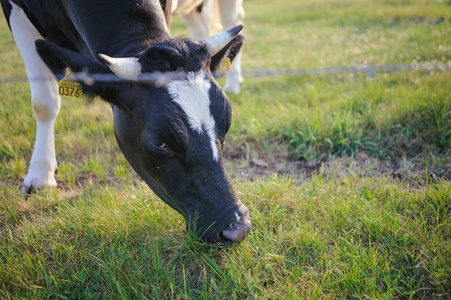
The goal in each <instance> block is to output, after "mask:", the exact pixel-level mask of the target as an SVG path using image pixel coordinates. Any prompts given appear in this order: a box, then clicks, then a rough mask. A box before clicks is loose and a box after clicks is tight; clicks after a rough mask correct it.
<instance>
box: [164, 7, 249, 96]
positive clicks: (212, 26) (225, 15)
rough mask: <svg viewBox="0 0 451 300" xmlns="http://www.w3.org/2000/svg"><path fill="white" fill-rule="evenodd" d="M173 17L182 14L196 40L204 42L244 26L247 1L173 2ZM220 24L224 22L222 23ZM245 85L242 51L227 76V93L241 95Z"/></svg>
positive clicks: (225, 87)
mask: <svg viewBox="0 0 451 300" xmlns="http://www.w3.org/2000/svg"><path fill="white" fill-rule="evenodd" d="M172 13H173V15H180V16H181V18H182V20H183V21H184V22H185V24H186V26H187V27H188V30H189V32H190V34H191V36H192V37H193V38H194V39H199V40H200V39H204V38H206V37H208V36H210V35H212V34H215V33H217V32H220V31H222V30H229V29H231V28H233V27H235V26H237V25H240V24H242V23H243V19H244V8H243V0H208V1H207V3H206V5H204V1H203V0H172ZM219 21H220V22H219ZM242 83H243V76H242V74H241V52H240V53H239V54H238V55H237V57H236V58H235V60H234V61H233V64H232V70H231V71H230V72H228V73H227V74H226V82H225V85H224V90H225V91H226V92H231V93H239V92H240V86H241V84H242Z"/></svg>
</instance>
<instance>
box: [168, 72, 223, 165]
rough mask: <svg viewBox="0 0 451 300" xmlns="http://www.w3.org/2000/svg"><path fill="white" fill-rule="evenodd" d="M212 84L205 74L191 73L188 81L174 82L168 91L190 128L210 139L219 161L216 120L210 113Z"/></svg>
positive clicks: (214, 157)
mask: <svg viewBox="0 0 451 300" xmlns="http://www.w3.org/2000/svg"><path fill="white" fill-rule="evenodd" d="M210 86H211V85H210V82H209V81H208V80H205V74H204V73H203V72H197V73H189V74H188V78H187V80H174V81H172V82H170V83H169V84H168V86H167V87H168V91H169V94H170V95H171V97H172V100H174V101H175V102H176V103H177V104H178V105H180V107H181V108H182V109H183V111H184V112H185V114H186V116H187V118H188V122H189V125H190V127H191V128H192V129H193V130H195V131H196V132H198V133H199V134H202V133H205V134H206V135H207V136H208V138H209V139H210V145H211V149H212V151H213V159H214V160H216V161H218V159H219V153H218V147H217V145H216V133H215V120H214V119H213V116H212V115H211V112H210V97H209V95H210V93H209V91H210Z"/></svg>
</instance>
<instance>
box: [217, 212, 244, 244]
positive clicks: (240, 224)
mask: <svg viewBox="0 0 451 300" xmlns="http://www.w3.org/2000/svg"><path fill="white" fill-rule="evenodd" d="M230 227H231V228H230V229H227V230H221V231H220V233H219V237H220V239H221V240H222V243H223V244H225V245H229V244H233V243H239V242H241V241H242V240H244V238H245V237H246V236H247V235H248V234H249V232H250V231H251V227H252V225H251V220H250V219H249V217H244V219H243V220H241V219H240V221H237V222H235V224H232V225H231V226H230Z"/></svg>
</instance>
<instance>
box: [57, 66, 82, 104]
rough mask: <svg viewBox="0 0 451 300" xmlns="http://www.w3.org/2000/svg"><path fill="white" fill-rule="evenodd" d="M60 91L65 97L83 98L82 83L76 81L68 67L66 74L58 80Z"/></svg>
mask: <svg viewBox="0 0 451 300" xmlns="http://www.w3.org/2000/svg"><path fill="white" fill-rule="evenodd" d="M58 92H59V94H60V95H61V96H65V97H73V98H83V92H82V90H81V84H79V83H78V82H77V81H75V78H74V77H73V76H72V73H71V72H70V71H69V69H67V72H66V76H65V77H64V78H63V79H61V80H60V81H58Z"/></svg>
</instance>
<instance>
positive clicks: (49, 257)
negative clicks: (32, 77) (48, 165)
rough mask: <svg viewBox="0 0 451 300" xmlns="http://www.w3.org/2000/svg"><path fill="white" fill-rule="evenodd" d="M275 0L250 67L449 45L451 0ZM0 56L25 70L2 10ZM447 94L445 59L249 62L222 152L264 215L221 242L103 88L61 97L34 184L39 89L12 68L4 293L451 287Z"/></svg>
mask: <svg viewBox="0 0 451 300" xmlns="http://www.w3.org/2000/svg"><path fill="white" fill-rule="evenodd" d="M276 2H277V3H276ZM276 2H275V1H269V0H259V1H257V0H245V1H244V6H245V9H246V19H245V34H246V45H245V50H244V54H243V68H244V69H245V70H256V69H266V68H270V69H276V68H322V67H329V66H345V65H354V64H374V65H379V64H394V63H412V62H420V63H421V62H444V63H448V62H449V61H450V60H451V2H450V1H446V0H442V1H441V0H428V1H426V0H384V1H373V0H303V1H290V0H279V1H276ZM173 34H174V35H187V31H186V29H185V28H184V26H183V24H182V23H181V21H180V19H178V18H175V19H174V23H173ZM0 55H1V63H0V72H1V75H0V78H9V77H13V78H14V77H17V76H19V77H20V76H24V75H25V71H24V68H23V63H22V60H21V58H20V54H19V53H18V51H17V48H16V46H15V44H14V42H13V40H12V38H11V34H10V32H9V29H8V26H7V25H6V22H5V21H4V20H3V19H2V21H1V23H0ZM220 82H222V80H220ZM450 95H451V76H450V73H448V72H418V71H416V72H413V71H409V72H398V73H378V74H375V75H374V76H372V77H371V78H370V77H368V76H367V75H365V74H340V75H328V76H275V77H264V78H252V77H246V78H245V83H244V85H243V88H242V92H241V94H239V95H230V96H229V97H230V99H231V101H232V109H233V121H232V127H231V129H230V132H229V134H228V138H227V143H226V156H227V158H228V159H227V169H228V172H229V175H230V176H231V177H232V179H233V182H234V187H235V190H236V191H237V193H238V195H239V197H240V198H241V200H242V202H243V203H244V204H245V205H246V206H247V207H248V208H249V210H250V215H251V218H252V223H253V230H252V232H251V233H250V235H249V236H248V238H247V239H246V240H245V241H243V242H242V243H241V244H239V245H235V246H232V247H230V248H228V249H221V248H218V247H216V246H209V245H205V244H201V243H199V242H197V241H196V239H195V238H194V237H192V236H190V235H189V234H187V233H186V232H185V229H184V228H185V226H184V220H183V219H182V217H181V216H180V215H178V214H177V213H176V212H175V211H173V210H172V209H170V208H169V206H167V205H166V204H165V203H163V202H162V201H161V200H159V199H158V198H157V197H156V196H155V195H154V194H153V193H152V192H151V191H150V189H149V188H148V187H147V186H146V185H145V184H143V183H142V181H141V180H140V179H139V178H138V177H137V176H136V175H135V174H134V173H133V171H132V170H131V168H130V167H129V166H128V164H127V162H126V160H125V159H124V157H123V156H122V154H121V152H120V150H119V148H118V146H117V144H116V141H115V138H114V134H113V124H112V115H111V113H110V109H109V107H108V105H107V104H104V103H102V102H100V101H95V102H93V103H88V102H86V101H80V100H77V99H72V98H67V99H64V101H63V106H62V109H61V112H60V115H59V117H58V119H57V122H56V148H57V158H58V162H59V171H58V175H57V178H58V181H59V187H58V188H57V189H44V190H41V191H38V192H36V193H35V194H33V195H31V196H30V197H28V198H27V199H25V198H24V197H23V196H22V195H21V193H20V185H21V182H22V181H23V178H24V176H25V174H26V170H27V163H28V161H29V159H30V157H31V151H32V147H33V143H34V135H35V122H34V115H33V112H32V108H31V104H30V99H29V97H30V96H29V87H28V84H27V83H23V82H0V235H1V236H0V299H3V298H4V299H18V298H30V299H43V298H62V299H66V298H94V299H98V298H106V299H119V298H122V299H145V298H151V299H163V298H169V299H173V298H174V299H178V298H182V299H230V298H232V299H234V298H239V299H248V298H250V299H290V298H292V299H323V298H324V299H336V298H337V299H343V298H357V299H369V298H371V299H393V298H399V299H403V298H414V299H424V298H426V299H450V298H451V96H450Z"/></svg>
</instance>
